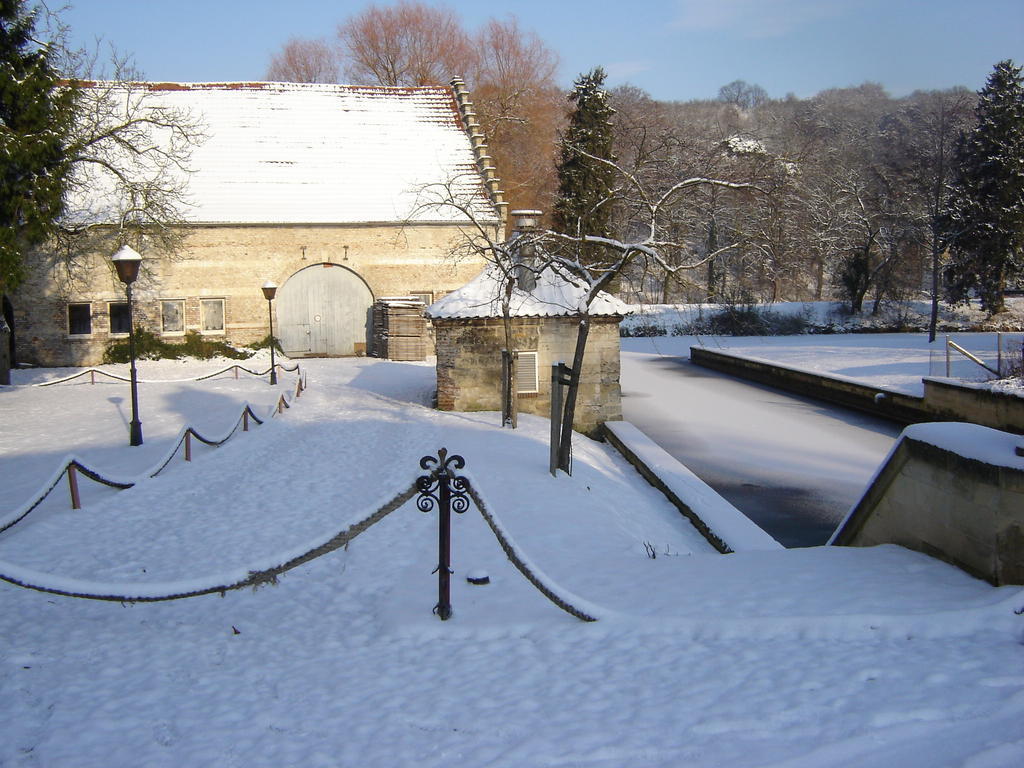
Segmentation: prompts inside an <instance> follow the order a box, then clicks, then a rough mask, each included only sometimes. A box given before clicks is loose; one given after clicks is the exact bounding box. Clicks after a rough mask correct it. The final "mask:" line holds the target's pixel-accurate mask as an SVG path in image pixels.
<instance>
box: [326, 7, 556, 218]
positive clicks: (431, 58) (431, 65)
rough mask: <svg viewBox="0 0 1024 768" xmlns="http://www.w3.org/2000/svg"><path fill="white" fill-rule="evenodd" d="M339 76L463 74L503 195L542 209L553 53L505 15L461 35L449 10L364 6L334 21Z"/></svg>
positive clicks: (426, 80)
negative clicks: (341, 67)
mask: <svg viewBox="0 0 1024 768" xmlns="http://www.w3.org/2000/svg"><path fill="white" fill-rule="evenodd" d="M338 39H339V44H340V46H341V56H342V59H343V61H344V63H345V72H346V75H347V76H348V77H349V78H350V79H351V80H352V82H355V83H357V84H365V85H384V86H420V85H443V84H447V83H448V82H449V81H450V80H451V79H452V77H454V76H459V77H462V78H464V80H465V81H466V83H467V84H468V86H469V88H470V91H471V92H472V94H473V101H474V106H475V107H476V110H477V115H478V117H479V119H480V125H481V128H482V129H483V132H484V135H485V136H486V138H487V141H488V147H489V148H490V151H491V153H492V155H493V160H494V163H495V166H496V167H497V169H498V174H499V176H500V177H501V179H502V187H503V189H504V192H505V196H506V199H507V200H508V201H509V203H510V204H511V206H512V207H513V208H537V207H542V208H550V201H551V197H552V195H553V193H554V188H555V185H556V182H555V180H554V171H553V169H554V154H555V142H556V138H557V133H558V129H559V128H560V127H561V125H562V124H563V122H564V113H565V109H564V105H563V104H562V99H563V94H562V92H561V90H560V89H559V88H558V86H557V84H556V83H555V71H556V69H557V67H558V56H557V55H556V54H555V53H554V51H552V50H551V49H550V48H549V47H548V46H547V45H545V44H544V42H543V41H542V40H541V39H540V37H538V36H537V34H536V33H534V32H532V31H528V30H525V29H523V28H522V27H521V26H520V25H519V23H518V21H517V20H516V19H515V18H514V17H511V16H510V17H509V18H507V19H505V20H497V19H490V20H489V21H487V22H486V23H485V24H484V25H483V26H482V27H481V28H480V30H479V31H478V32H476V33H475V34H470V33H469V32H467V31H466V30H465V28H464V27H463V26H462V23H461V21H460V19H459V18H458V17H457V16H456V15H455V14H454V13H453V12H452V11H450V10H448V9H444V8H437V7H432V6H428V5H425V4H423V3H419V2H408V1H407V0H403V2H400V3H399V4H398V5H395V6H390V7H380V6H376V5H371V6H370V7H368V8H367V9H366V10H364V11H362V12H361V13H359V14H356V15H354V16H352V17H351V18H349V19H348V20H346V21H345V22H344V23H342V24H341V25H339V27H338Z"/></svg>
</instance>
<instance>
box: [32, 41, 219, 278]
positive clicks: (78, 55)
mask: <svg viewBox="0 0 1024 768" xmlns="http://www.w3.org/2000/svg"><path fill="white" fill-rule="evenodd" d="M111 55H112V60H111V62H110V63H109V64H108V65H104V66H102V67H101V66H98V65H97V64H96V61H97V57H96V55H95V54H90V55H85V54H84V53H83V52H80V51H79V52H72V54H69V56H68V63H69V66H74V67H76V68H77V69H78V71H79V73H81V75H82V76H84V77H83V79H75V80H74V81H73V82H74V86H75V90H76V99H77V101H76V112H75V115H76V116H75V123H74V126H73V128H72V130H71V133H70V135H69V137H68V142H67V146H66V148H65V157H66V160H67V163H68V165H69V166H70V169H71V171H70V175H69V182H68V190H67V194H66V196H65V204H64V213H63V215H62V217H61V219H60V220H59V222H58V227H57V232H56V234H55V237H54V240H53V242H52V243H50V244H49V246H48V247H47V248H46V249H41V250H40V251H39V252H38V253H37V254H36V257H37V258H38V259H44V260H49V261H50V262H51V263H50V264H49V266H50V268H51V269H52V270H53V272H54V274H55V275H56V276H57V277H59V278H61V282H62V283H63V284H64V285H65V286H68V285H71V284H73V283H74V282H75V281H76V279H77V275H78V272H79V268H80V267H81V266H82V264H83V260H84V259H85V258H87V257H88V256H89V254H91V253H96V252H112V249H114V248H116V247H117V246H118V245H121V244H126V243H127V244H131V245H132V246H133V247H134V248H135V249H136V250H139V251H144V250H157V251H159V252H160V253H161V254H162V255H164V256H166V257H169V258H174V257H176V256H179V255H180V254H181V252H182V246H183V243H184V238H185V236H186V235H185V232H186V229H185V228H184V226H183V225H184V224H185V216H186V213H187V210H188V206H189V203H188V197H187V183H188V176H189V173H190V161H191V155H192V151H193V150H194V149H195V147H197V146H198V145H199V144H200V143H202V142H203V141H204V140H205V138H206V135H205V133H204V126H203V124H202V121H201V120H200V119H199V118H198V117H197V116H195V115H193V114H192V113H191V112H190V111H189V110H187V109H185V108H178V107H172V106H169V105H168V104H167V103H166V102H164V101H162V100H161V99H159V98H158V95H157V93H156V92H155V91H154V90H153V88H152V86H151V85H150V84H148V83H145V82H142V78H141V75H140V73H139V72H138V71H137V70H136V69H135V67H134V65H133V64H132V63H131V61H130V60H129V59H127V58H126V57H123V56H120V55H118V54H117V53H116V52H113V53H112V54H111ZM93 72H96V73H97V74H98V76H99V79H91V75H92V74H93Z"/></svg>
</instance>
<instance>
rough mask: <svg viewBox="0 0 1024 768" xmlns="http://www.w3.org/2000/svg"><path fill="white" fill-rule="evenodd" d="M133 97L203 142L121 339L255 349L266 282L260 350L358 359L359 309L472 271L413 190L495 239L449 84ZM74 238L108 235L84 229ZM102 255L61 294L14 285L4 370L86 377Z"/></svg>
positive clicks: (233, 86) (480, 176)
mask: <svg viewBox="0 0 1024 768" xmlns="http://www.w3.org/2000/svg"><path fill="white" fill-rule="evenodd" d="M144 91H145V94H146V99H147V101H146V104H147V108H154V107H155V108H160V107H168V108H173V109H181V110H187V111H188V112H189V113H191V114H192V115H193V117H195V118H198V120H199V121H200V122H201V124H202V126H203V132H204V134H205V135H206V137H207V138H206V139H205V141H204V142H203V143H202V144H201V145H199V146H198V147H197V148H196V149H195V150H194V153H193V156H192V158H191V162H190V168H189V170H188V172H184V171H183V172H182V178H181V181H182V184H183V185H184V188H185V199H186V200H187V202H188V205H187V207H186V208H185V209H184V211H183V214H184V220H185V222H186V225H185V227H184V228H183V229H184V232H183V234H184V236H185V239H184V247H183V248H182V250H181V252H180V253H179V254H176V255H174V256H173V257H171V255H170V254H165V253H160V252H159V251H157V250H156V249H155V248H151V249H149V250H147V249H146V248H145V247H143V248H141V249H139V250H141V251H142V256H143V259H144V261H143V267H142V274H141V276H140V279H139V282H138V283H137V284H136V286H135V290H134V298H135V302H136V317H135V322H136V325H137V327H143V328H146V329H148V330H150V331H152V332H154V333H156V334H158V335H160V336H162V337H165V338H169V339H174V338H175V337H181V336H183V335H184V334H185V333H186V332H189V331H198V332H200V333H202V334H208V335H211V336H215V337H218V338H222V339H225V340H227V341H230V342H234V343H239V344H244V343H248V342H252V341H255V340H258V339H261V338H264V337H265V336H266V335H267V333H268V312H267V303H266V300H265V299H264V298H263V294H262V292H261V290H260V286H262V285H263V283H264V282H266V281H268V280H271V281H273V282H275V283H277V285H279V286H280V288H279V290H278V293H277V298H276V300H275V301H274V308H275V312H276V315H275V322H274V327H275V333H276V335H277V336H278V337H279V338H280V339H281V341H282V345H283V347H284V349H285V351H286V352H287V353H288V354H289V355H292V356H317V355H332V356H333V355H353V354H355V355H358V354H363V353H365V351H366V349H367V344H368V342H369V337H370V333H371V329H370V328H369V323H370V318H371V311H370V309H371V306H372V304H373V302H374V300H375V299H376V298H378V297H381V296H417V297H419V298H420V299H421V300H423V302H424V303H425V304H430V303H431V302H432V301H434V300H435V299H437V298H439V297H441V296H443V295H444V294H446V293H447V292H449V291H451V290H453V289H455V288H457V287H458V286H461V285H463V284H464V283H465V282H466V281H467V280H468V279H469V278H470V277H472V276H473V275H474V274H476V273H477V272H478V271H479V270H480V267H481V262H479V261H474V260H472V259H463V260H455V259H452V258H451V257H450V255H449V254H450V252H451V250H452V246H453V244H455V243H457V242H459V240H460V238H461V237H462V227H463V225H464V224H465V223H466V221H467V220H466V218H465V217H464V216H463V215H462V214H458V213H456V212H455V211H454V210H453V209H451V208H444V207H439V206H433V207H430V206H426V207H425V206H424V205H423V191H424V189H426V188H427V187H428V186H429V185H431V184H435V185H436V184H448V185H454V186H455V187H456V189H457V192H458V193H459V194H460V195H461V198H460V199H462V200H470V201H471V206H472V209H473V210H474V218H476V219H477V221H478V222H485V223H486V224H487V225H488V226H493V227H494V228H495V231H497V230H498V228H500V226H501V224H502V220H503V216H504V205H505V204H504V202H503V201H502V199H501V192H500V191H499V190H498V180H497V179H496V178H495V175H494V168H493V167H492V166H491V163H490V160H489V158H488V156H487V152H486V147H485V145H484V142H483V136H482V134H481V133H480V130H479V127H478V124H477V123H476V120H475V117H474V116H473V110H472V105H471V104H470V102H469V98H468V94H467V93H466V90H465V87H464V86H463V85H462V83H461V81H457V80H456V81H453V83H452V87H450V88H448V87H424V88H376V87H374V88H370V87H354V86H342V85H318V84H317V85H312V84H285V83H172V84H167V83H165V84H153V83H150V84H146V85H145V86H144ZM92 192H93V193H94V194H95V195H97V196H101V195H102V194H104V190H103V189H100V188H98V187H97V188H93V190H92ZM78 202H79V203H81V202H82V201H78ZM86 202H87V203H88V201H86ZM77 208H78V209H83V208H84V209H93V210H102V209H103V207H102V206H89V205H78V206H77ZM90 223H92V224H96V225H98V226H99V227H112V226H113V222H112V221H110V220H104V219H103V218H102V217H101V218H99V219H97V220H96V221H94V222H90ZM110 255H111V254H110V253H91V254H88V255H87V258H86V259H85V260H84V261H83V262H82V263H81V264H80V266H79V267H78V268H77V269H76V271H75V273H74V274H73V276H72V279H63V280H61V279H58V277H59V276H58V275H56V274H55V272H54V271H53V270H45V271H44V270H42V269H37V270H36V271H35V272H34V273H32V274H30V276H29V278H28V280H26V282H25V283H24V284H23V286H22V287H21V288H20V289H19V290H18V292H17V293H16V294H14V296H13V297H12V300H13V320H14V326H15V333H16V339H17V355H18V359H19V360H21V361H26V362H31V363H35V364H38V365H87V364H93V363H96V362H98V361H99V360H100V357H101V356H102V354H103V351H104V349H105V348H106V346H107V344H108V343H109V342H110V341H111V340H112V339H116V338H118V337H122V336H125V335H126V333H127V330H128V318H127V311H126V305H125V304H124V288H123V286H122V285H121V284H120V283H119V282H118V281H117V278H116V275H115V274H114V271H113V269H112V268H111V265H110V260H109V257H110Z"/></svg>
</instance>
